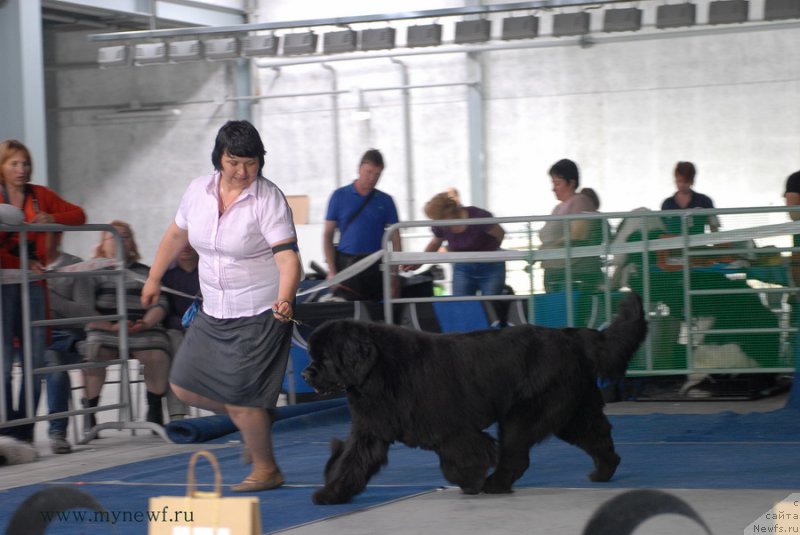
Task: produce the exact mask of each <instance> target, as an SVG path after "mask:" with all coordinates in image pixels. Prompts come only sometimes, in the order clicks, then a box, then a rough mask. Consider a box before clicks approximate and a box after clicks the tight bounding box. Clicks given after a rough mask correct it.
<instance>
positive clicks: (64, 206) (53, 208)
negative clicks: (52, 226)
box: [31, 186, 86, 225]
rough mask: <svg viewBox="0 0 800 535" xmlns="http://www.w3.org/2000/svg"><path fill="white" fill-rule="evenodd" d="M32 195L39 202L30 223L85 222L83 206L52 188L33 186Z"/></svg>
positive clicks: (79, 223)
mask: <svg viewBox="0 0 800 535" xmlns="http://www.w3.org/2000/svg"><path fill="white" fill-rule="evenodd" d="M34 195H35V196H36V200H37V202H38V203H39V213H37V214H36V215H35V216H34V217H33V219H31V223H40V224H49V223H58V224H60V225H83V224H84V223H86V212H84V211H83V208H81V207H80V206H78V205H76V204H72V203H71V202H67V201H65V200H64V199H62V198H61V197H59V196H58V195H57V194H56V193H55V192H54V191H53V190H51V189H49V188H46V187H44V186H34Z"/></svg>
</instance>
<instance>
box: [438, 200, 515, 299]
mask: <svg viewBox="0 0 800 535" xmlns="http://www.w3.org/2000/svg"><path fill="white" fill-rule="evenodd" d="M425 214H426V215H427V216H428V217H430V218H431V219H475V218H482V217H492V214H491V212H488V211H486V210H484V209H482V208H478V207H475V206H462V205H461V204H460V203H459V202H458V200H456V198H454V196H453V195H452V194H450V193H446V192H445V193H439V194H438V195H435V196H434V197H433V198H432V199H431V200H430V201H428V203H427V204H426V205H425ZM431 230H432V231H433V238H431V241H430V242H428V246H427V247H425V252H433V251H438V250H439V248H440V247H441V246H442V245H443V244H444V242H447V249H448V251H453V252H466V251H497V250H498V249H500V244H501V243H502V242H503V236H504V235H505V231H504V230H503V227H501V226H500V225H498V224H497V223H491V224H483V225H453V226H448V227H431ZM505 282H506V264H505V262H461V263H457V264H453V295H475V294H476V293H477V292H478V290H480V292H481V295H500V293H501V292H502V290H503V286H504V285H505Z"/></svg>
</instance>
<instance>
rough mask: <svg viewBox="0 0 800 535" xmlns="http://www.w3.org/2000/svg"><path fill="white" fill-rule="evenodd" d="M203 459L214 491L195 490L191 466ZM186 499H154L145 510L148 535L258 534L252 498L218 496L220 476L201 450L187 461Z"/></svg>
mask: <svg viewBox="0 0 800 535" xmlns="http://www.w3.org/2000/svg"><path fill="white" fill-rule="evenodd" d="M199 457H205V458H206V459H208V461H209V462H210V463H211V466H212V467H213V468H214V491H213V492H203V491H199V490H195V475H194V472H195V464H196V463H197V459H198V458H199ZM186 486H187V489H186V496H154V497H153V498H150V507H149V509H148V512H147V513H148V530H147V533H148V534H149V535H261V513H260V511H259V501H258V498H257V497H255V496H242V497H230V498H228V497H224V498H223V497H222V473H221V472H220V469H219V463H218V462H217V458H216V457H215V456H214V454H213V453H211V452H210V451H206V450H201V451H198V452H196V453H195V454H194V455H192V457H191V459H189V470H188V474H187V477H186Z"/></svg>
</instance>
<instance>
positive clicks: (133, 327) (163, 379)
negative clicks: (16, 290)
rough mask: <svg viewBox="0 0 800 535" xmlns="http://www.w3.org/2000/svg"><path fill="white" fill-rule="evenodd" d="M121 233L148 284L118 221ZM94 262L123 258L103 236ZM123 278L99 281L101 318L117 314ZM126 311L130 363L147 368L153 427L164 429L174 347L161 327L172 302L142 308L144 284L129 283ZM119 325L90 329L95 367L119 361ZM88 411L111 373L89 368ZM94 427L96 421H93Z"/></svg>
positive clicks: (129, 261) (130, 263) (96, 324)
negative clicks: (105, 362)
mask: <svg viewBox="0 0 800 535" xmlns="http://www.w3.org/2000/svg"><path fill="white" fill-rule="evenodd" d="M111 225H112V226H113V227H114V228H115V229H116V230H117V232H119V235H120V237H121V238H122V245H123V247H124V253H123V257H124V258H125V261H126V266H125V267H126V268H127V269H128V270H129V271H132V272H133V273H135V274H136V275H138V276H139V277H141V280H142V281H144V280H145V279H146V278H147V275H148V273H149V272H150V268H149V267H147V266H146V265H144V264H141V263H139V262H138V260H139V258H140V256H139V251H138V248H137V246H136V241H135V240H134V236H133V231H132V230H131V227H130V225H128V223H125V222H123V221H112V222H111ZM93 258H117V242H116V240H115V238H114V236H113V235H112V234H111V233H110V232H103V233H102V235H101V238H100V243H99V244H98V245H97V247H95V250H94V255H93ZM117 281H118V279H117V277H112V276H102V275H101V276H98V277H97V278H96V279H95V287H94V294H95V308H96V309H97V312H98V314H103V315H113V314H117V283H118V282H117ZM124 285H125V295H126V300H125V306H126V309H127V313H128V348H129V350H130V358H134V359H137V360H139V361H140V362H141V363H142V364H143V365H144V382H145V386H146V388H147V404H148V409H147V421H148V422H153V423H157V424H159V425H163V423H164V416H163V412H162V397H163V396H164V394H165V393H166V392H167V388H168V386H169V383H168V379H169V365H170V351H171V346H170V341H169V338H168V337H167V333H166V331H165V330H164V328H163V327H162V325H161V322H162V320H163V319H164V317H166V315H167V310H168V306H169V305H168V303H167V298H166V296H164V295H163V294H162V296H161V298H160V299H159V301H158V304H156V305H155V306H152V307H146V308H145V307H143V306H142V305H141V303H140V299H139V295H140V294H141V290H142V287H143V286H144V284H143V282H140V281H139V280H134V279H133V278H131V277H127V276H126V277H125V280H124ZM119 328H120V326H119V323H118V322H115V321H106V320H100V321H93V322H90V323H89V324H87V325H86V346H85V347H86V349H85V356H86V359H87V360H89V361H98V360H111V359H114V358H119V357H118V355H119V334H118V333H119ZM84 379H85V385H86V399H85V400H84V406H85V407H97V404H98V402H99V400H100V391H101V389H102V388H103V384H104V383H105V380H106V368H86V369H85V370H84ZM87 420H89V422H90V424H91V425H89V426H87V427H91V426H93V425H94V424H95V421H94V418H89V419H87Z"/></svg>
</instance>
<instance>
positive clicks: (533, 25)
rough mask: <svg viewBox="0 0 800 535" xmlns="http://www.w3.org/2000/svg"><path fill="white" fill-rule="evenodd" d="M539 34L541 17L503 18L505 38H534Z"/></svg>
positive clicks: (503, 34)
mask: <svg viewBox="0 0 800 535" xmlns="http://www.w3.org/2000/svg"><path fill="white" fill-rule="evenodd" d="M537 35H539V17H536V16H534V15H528V16H525V17H507V18H505V19H503V33H502V36H503V39H506V40H510V39H533V38H534V37H536V36H537Z"/></svg>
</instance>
